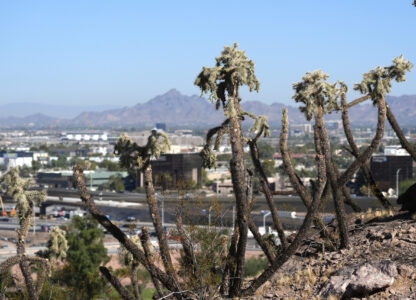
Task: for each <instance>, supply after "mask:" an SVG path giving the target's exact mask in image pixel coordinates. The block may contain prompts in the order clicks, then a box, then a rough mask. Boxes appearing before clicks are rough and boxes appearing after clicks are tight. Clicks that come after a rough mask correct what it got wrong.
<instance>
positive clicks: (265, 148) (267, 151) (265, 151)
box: [257, 142, 276, 159]
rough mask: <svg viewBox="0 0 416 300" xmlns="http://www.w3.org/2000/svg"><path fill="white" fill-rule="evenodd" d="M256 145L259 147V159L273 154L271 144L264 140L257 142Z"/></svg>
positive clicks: (270, 156) (270, 157)
mask: <svg viewBox="0 0 416 300" xmlns="http://www.w3.org/2000/svg"><path fill="white" fill-rule="evenodd" d="M257 147H258V148H259V158H260V159H272V157H273V154H274V153H275V152H276V150H275V149H274V148H273V146H272V145H270V144H268V143H266V142H259V143H258V146H257Z"/></svg>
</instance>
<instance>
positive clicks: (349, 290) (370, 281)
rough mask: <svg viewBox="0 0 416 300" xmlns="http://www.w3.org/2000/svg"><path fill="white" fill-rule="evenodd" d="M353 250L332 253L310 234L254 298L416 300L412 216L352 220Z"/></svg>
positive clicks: (415, 236) (415, 240)
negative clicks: (294, 254)
mask: <svg viewBox="0 0 416 300" xmlns="http://www.w3.org/2000/svg"><path fill="white" fill-rule="evenodd" d="M350 217H351V219H350V226H349V229H350V236H351V248H350V249H344V250H341V251H332V252H331V251H328V250H326V249H327V247H325V244H323V243H322V240H320V238H318V236H319V233H317V232H315V233H312V235H311V238H310V239H309V240H307V241H306V242H305V243H304V245H303V246H302V247H301V248H300V249H299V251H298V252H297V254H296V256H294V257H293V258H292V259H290V260H289V261H288V262H287V263H286V264H285V265H284V266H283V267H282V269H281V270H280V271H279V272H277V274H276V275H275V277H274V278H273V279H272V280H271V281H269V282H268V283H266V284H265V285H264V286H263V287H262V289H261V290H259V291H258V293H257V295H256V296H255V297H253V298H254V299H265V298H266V299H416V220H415V216H414V215H413V216H412V215H411V214H408V213H395V212H392V211H390V212H374V213H372V212H369V213H367V214H361V215H359V214H354V215H351V216H350Z"/></svg>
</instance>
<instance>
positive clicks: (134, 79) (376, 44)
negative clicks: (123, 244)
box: [0, 0, 416, 106]
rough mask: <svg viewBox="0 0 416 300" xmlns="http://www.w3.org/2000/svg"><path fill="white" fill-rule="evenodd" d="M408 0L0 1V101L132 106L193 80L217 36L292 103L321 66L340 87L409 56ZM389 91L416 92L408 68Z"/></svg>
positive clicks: (415, 52) (273, 97)
mask: <svg viewBox="0 0 416 300" xmlns="http://www.w3.org/2000/svg"><path fill="white" fill-rule="evenodd" d="M412 2H413V1H412V0H386V1H383V0H365V1H363V0H345V1H341V0H336V1H334V0H327V1H310V0H305V1H299V0H298V1H276V0H275V1H242V0H240V1H224V0H223V1H138V0H134V1H123V0H122V1H104V0H100V1H92V0H88V1H85V0H84V1H56V0H54V1H41V0H39V1H6V0H3V1H0V104H4V103H10V102H41V103H62V104H85V105H87V104H90V105H95V104H117V105H120V106H122V105H132V104H135V103H137V102H144V101H146V100H148V99H150V98H152V97H154V96H155V95H158V94H162V93H164V92H166V91H167V90H169V89H171V88H176V89H178V90H179V91H181V92H182V93H184V94H199V90H198V89H197V88H196V87H195V86H194V85H193V82H194V80H195V77H196V75H197V74H198V73H199V71H200V70H201V67H202V66H213V65H214V62H215V61H214V58H215V57H216V56H218V55H219V54H220V52H221V50H222V48H223V46H224V45H231V44H232V43H233V42H238V43H239V44H240V48H241V49H243V50H245V51H246V53H247V55H248V56H249V57H250V58H251V59H253V60H254V61H255V63H256V74H257V76H258V78H259V80H260V82H261V91H260V93H258V94H257V93H253V94H249V93H248V92H244V93H243V97H244V98H245V99H248V100H261V101H264V102H267V103H271V102H283V103H292V100H291V96H292V94H293V92H292V83H293V82H295V81H299V80H300V79H301V77H302V76H303V74H304V73H305V72H306V71H311V70H315V69H322V70H324V71H325V72H327V73H329V74H330V75H331V77H330V79H331V80H333V81H335V80H338V79H339V80H344V81H345V82H347V84H349V85H351V87H352V84H354V83H355V82H358V81H360V80H361V77H362V73H364V72H367V71H368V70H370V69H372V68H374V67H375V66H377V65H388V64H390V62H391V60H392V59H393V58H394V57H396V56H398V55H400V54H404V56H405V57H406V58H407V59H409V60H410V61H412V62H413V63H414V64H416V31H415V29H416V7H414V6H412V5H411V3H412ZM392 94H393V95H401V94H416V68H415V69H414V70H413V72H412V73H410V75H409V76H408V81H407V82H405V83H400V84H396V85H395V88H394V89H393V92H392Z"/></svg>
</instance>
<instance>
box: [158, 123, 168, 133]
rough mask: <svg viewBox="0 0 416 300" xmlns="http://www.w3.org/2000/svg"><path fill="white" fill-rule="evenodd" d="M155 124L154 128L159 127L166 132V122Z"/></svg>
mask: <svg viewBox="0 0 416 300" xmlns="http://www.w3.org/2000/svg"><path fill="white" fill-rule="evenodd" d="M155 126H156V129H160V130H163V131H164V132H166V123H156V125H155Z"/></svg>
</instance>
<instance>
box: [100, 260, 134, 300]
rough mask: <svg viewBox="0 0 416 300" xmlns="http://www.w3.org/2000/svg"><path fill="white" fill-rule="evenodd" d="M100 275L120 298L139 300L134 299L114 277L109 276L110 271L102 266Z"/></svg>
mask: <svg viewBox="0 0 416 300" xmlns="http://www.w3.org/2000/svg"><path fill="white" fill-rule="evenodd" d="M100 272H101V274H102V275H103V276H104V277H105V279H107V281H108V282H109V283H111V285H112V286H113V287H114V289H115V290H116V291H117V292H118V293H119V294H120V296H121V298H123V299H124V300H140V296H139V298H136V299H135V298H134V297H133V296H132V295H131V294H130V292H129V291H128V290H126V288H125V287H124V286H123V285H122V284H121V282H120V281H119V280H118V278H117V277H116V276H114V275H113V274H111V272H110V270H109V269H107V268H106V267H104V266H100Z"/></svg>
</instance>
